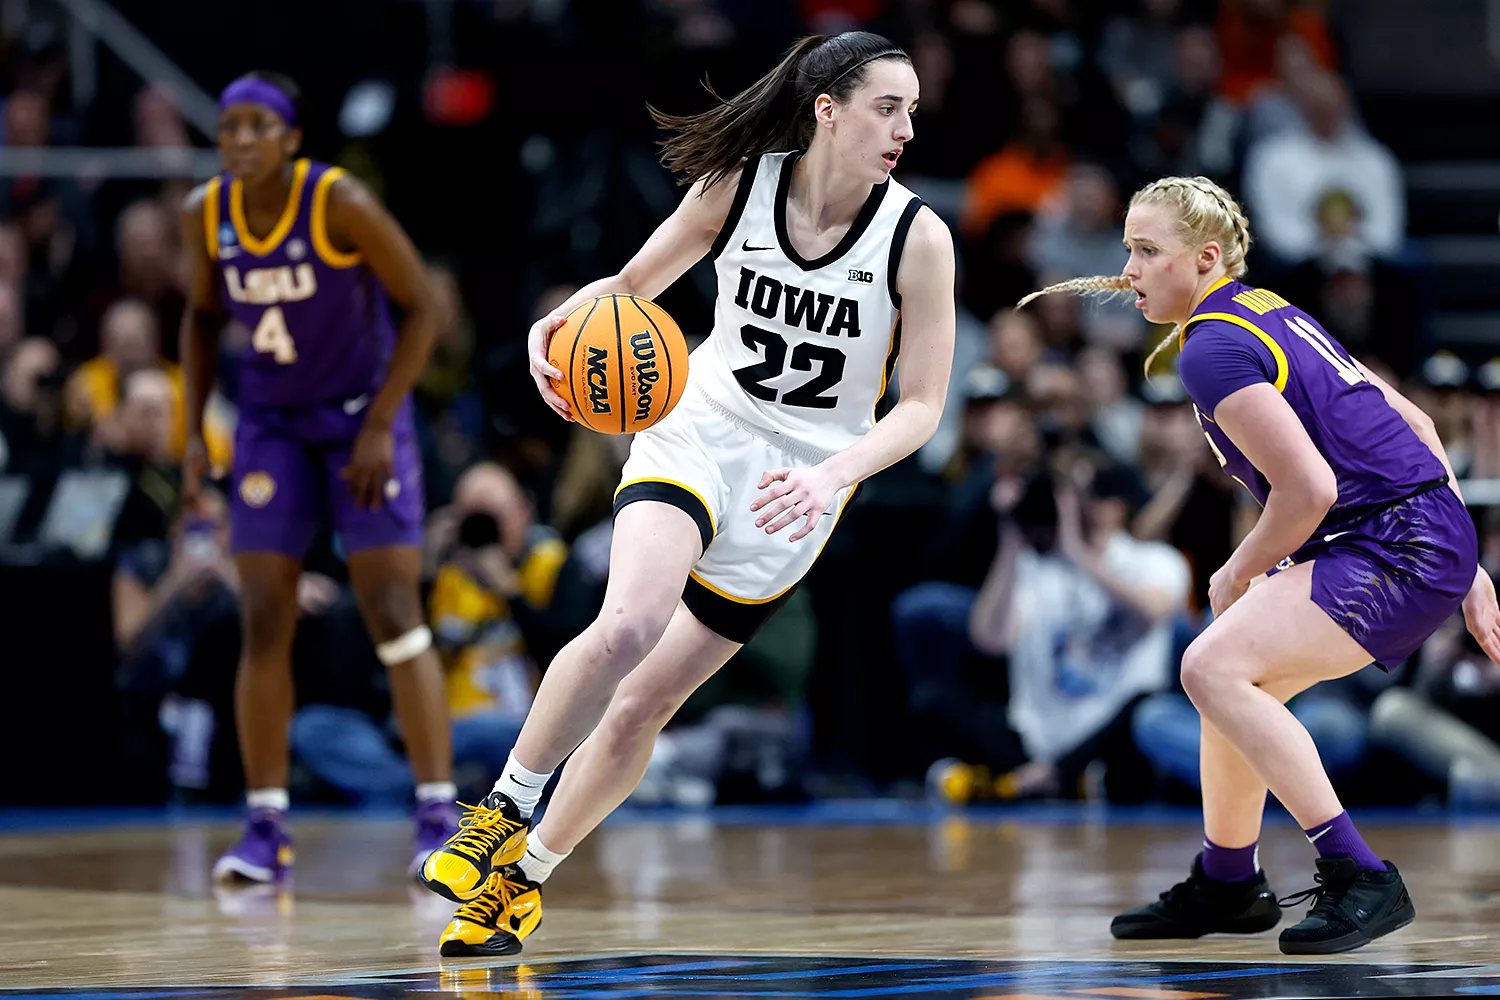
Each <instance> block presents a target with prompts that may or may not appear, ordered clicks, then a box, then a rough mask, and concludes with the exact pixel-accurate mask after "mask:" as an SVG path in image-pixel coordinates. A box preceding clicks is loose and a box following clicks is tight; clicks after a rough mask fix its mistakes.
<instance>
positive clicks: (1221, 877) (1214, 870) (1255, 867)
mask: <svg viewBox="0 0 1500 1000" xmlns="http://www.w3.org/2000/svg"><path fill="white" fill-rule="evenodd" d="M1259 850H1260V841H1256V842H1255V843H1253V844H1251V845H1250V846H1249V847H1220V846H1219V845H1218V844H1215V843H1214V842H1213V841H1212V840H1209V839H1208V838H1207V837H1204V838H1203V874H1204V876H1205V877H1206V878H1211V879H1213V880H1214V881H1215V882H1244V881H1246V880H1247V879H1252V878H1254V877H1255V873H1256V872H1258V871H1260V858H1259Z"/></svg>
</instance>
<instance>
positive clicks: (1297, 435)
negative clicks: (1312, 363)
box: [1208, 382, 1339, 615]
mask: <svg viewBox="0 0 1500 1000" xmlns="http://www.w3.org/2000/svg"><path fill="white" fill-rule="evenodd" d="M1213 418H1214V420H1215V422H1217V423H1218V425H1219V428H1220V429H1221V430H1223V431H1224V433H1225V434H1227V435H1229V439H1230V440H1231V441H1233V442H1234V444H1235V446H1236V447H1237V448H1239V449H1240V450H1241V451H1242V452H1244V453H1245V457H1246V458H1248V459H1249V460H1250V461H1251V462H1252V463H1253V464H1254V465H1255V467H1256V468H1257V469H1259V470H1261V473H1262V474H1263V475H1264V476H1265V477H1266V481H1267V482H1269V483H1270V484H1271V493H1270V496H1269V497H1268V498H1267V500H1266V508H1265V510H1264V511H1262V512H1261V515H1260V519H1259V520H1258V521H1256V524H1255V527H1254V528H1253V529H1251V531H1250V534H1248V535H1246V536H1245V539H1244V541H1242V542H1240V544H1239V547H1238V548H1236V549H1235V550H1234V554H1233V555H1232V556H1230V558H1229V561H1228V562H1227V563H1225V564H1224V566H1223V567H1222V568H1221V569H1219V571H1218V572H1216V573H1215V574H1214V575H1213V578H1212V579H1211V580H1210V581H1209V588H1208V592H1209V603H1210V604H1212V606H1213V610H1214V614H1215V615H1218V614H1222V613H1223V611H1224V610H1225V609H1226V608H1228V607H1229V606H1230V605H1231V604H1233V603H1234V602H1235V601H1237V600H1238V599H1239V598H1240V597H1241V596H1242V595H1243V594H1244V593H1245V591H1246V590H1247V589H1248V588H1249V586H1250V581H1251V580H1252V579H1253V578H1255V577H1257V576H1259V575H1261V574H1262V573H1265V572H1266V571H1267V570H1269V569H1271V568H1273V567H1274V566H1275V565H1276V564H1277V563H1278V562H1280V561H1281V560H1282V559H1284V558H1286V556H1287V555H1288V554H1290V553H1292V552H1295V551H1296V550H1297V549H1298V548H1300V547H1301V546H1302V544H1303V543H1304V542H1306V541H1307V540H1308V538H1310V537H1311V536H1312V533H1313V532H1314V531H1316V530H1317V528H1318V525H1319V524H1321V523H1322V521H1323V518H1324V516H1325V515H1326V514H1327V513H1328V511H1329V510H1330V509H1331V508H1332V507H1333V505H1334V503H1335V502H1336V501H1337V500H1338V496H1339V488H1338V481H1337V479H1336V478H1335V477H1334V474H1333V469H1332V468H1330V467H1329V465H1328V462H1327V460H1326V459H1324V458H1323V456H1322V454H1321V453H1319V451H1318V448H1317V445H1315V444H1313V441H1312V438H1310V437H1308V434H1307V430H1306V429H1305V428H1304V427H1303V426H1302V421H1301V420H1300V419H1298V417H1297V414H1296V411H1294V410H1293V409H1292V407H1291V405H1290V404H1288V403H1287V401H1286V400H1285V399H1283V398H1282V395H1281V393H1280V392H1278V391H1277V390H1276V387H1275V386H1273V385H1271V384H1270V383H1269V382H1258V383H1256V384H1255V385H1247V386H1245V387H1244V388H1243V389H1239V390H1236V391H1235V392H1232V393H1230V394H1229V395H1228V396H1226V397H1224V399H1223V401H1222V402H1220V403H1219V405H1218V406H1217V407H1215V408H1214V414H1213Z"/></svg>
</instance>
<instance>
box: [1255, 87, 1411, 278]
mask: <svg viewBox="0 0 1500 1000" xmlns="http://www.w3.org/2000/svg"><path fill="white" fill-rule="evenodd" d="M1295 97H1296V100H1297V103H1298V106H1299V108H1300V109H1301V111H1302V114H1303V116H1304V118H1305V119H1306V123H1307V127H1306V128H1305V129H1298V130H1286V131H1283V132H1279V133H1277V134H1274V135H1271V136H1268V137H1266V138H1264V139H1262V140H1260V141H1259V142H1257V143H1255V144H1254V145H1253V146H1251V148H1250V150H1249V152H1248V154H1247V156H1246V162H1245V197H1246V202H1247V208H1248V209H1249V210H1250V212H1251V214H1252V215H1253V216H1254V218H1255V220H1256V232H1257V233H1258V234H1259V240H1260V243H1261V247H1262V249H1263V250H1264V251H1265V252H1266V253H1268V254H1269V255H1271V256H1272V257H1274V258H1275V260H1276V261H1277V262H1278V263H1279V264H1281V265H1287V264H1298V263H1301V262H1303V261H1306V260H1312V259H1321V260H1324V261H1328V262H1329V263H1330V265H1332V264H1333V263H1334V262H1352V263H1355V264H1360V263H1363V262H1364V261H1365V260H1367V259H1369V258H1371V257H1390V256H1393V255H1395V254H1396V253H1398V252H1399V251H1400V249H1401V245H1402V242H1403V240H1404V239H1405V229H1406V192H1405V188H1404V187H1403V182H1402V178H1401V168H1400V165H1399V164H1398V163H1397V162H1396V158H1395V156H1394V155H1392V153H1391V151H1390V150H1389V149H1387V148H1386V147H1385V146H1383V145H1381V144H1380V143H1379V142H1377V141H1376V140H1375V139H1373V138H1371V137H1370V136H1369V134H1368V133H1366V132H1364V131H1363V130H1362V129H1360V128H1358V127H1357V126H1356V125H1355V124H1354V122H1353V121H1352V119H1351V118H1350V113H1349V92H1348V88H1347V87H1346V86H1345V84H1344V82H1343V80H1341V79H1339V77H1338V76H1336V75H1334V74H1333V73H1329V72H1317V73H1308V74H1305V75H1304V77H1302V78H1301V79H1300V80H1299V83H1298V88H1297V91H1296V93H1295Z"/></svg>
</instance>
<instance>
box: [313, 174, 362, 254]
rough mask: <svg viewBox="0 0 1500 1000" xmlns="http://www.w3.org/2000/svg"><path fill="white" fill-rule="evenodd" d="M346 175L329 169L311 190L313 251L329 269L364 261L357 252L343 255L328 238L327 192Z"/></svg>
mask: <svg viewBox="0 0 1500 1000" xmlns="http://www.w3.org/2000/svg"><path fill="white" fill-rule="evenodd" d="M346 173H347V171H345V170H344V168H343V167H329V168H328V169H327V170H325V171H324V172H323V176H322V177H319V178H318V186H317V187H315V188H313V197H312V219H311V222H310V225H309V226H308V229H309V230H310V231H311V232H312V245H313V250H314V251H315V252H316V253H317V255H318V256H319V257H320V258H321V259H322V261H323V263H325V264H327V265H328V266H329V267H341V268H342V267H354V266H355V265H357V264H360V263H362V262H363V261H364V259H365V258H364V255H363V254H361V253H359V252H358V251H355V252H354V253H344V252H343V251H342V250H339V249H338V248H337V247H335V246H334V245H333V241H332V240H330V239H329V238H328V191H329V189H330V188H332V187H333V182H334V181H336V180H338V179H339V178H340V177H343V176H345V174H346Z"/></svg>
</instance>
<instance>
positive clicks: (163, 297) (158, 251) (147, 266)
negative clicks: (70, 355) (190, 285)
mask: <svg viewBox="0 0 1500 1000" xmlns="http://www.w3.org/2000/svg"><path fill="white" fill-rule="evenodd" d="M177 243H178V238H177V235H176V227H175V225H174V223H173V219H172V216H171V214H170V213H169V212H168V211H167V209H166V208H165V207H164V206H163V204H162V203H161V202H160V201H154V200H141V201H135V202H132V203H131V204H130V205H129V206H128V207H127V208H126V209H125V210H124V211H123V212H121V213H120V217H119V219H118V220H117V221H116V222H115V251H116V253H117V254H118V256H119V261H120V267H119V271H118V273H117V274H116V277H115V280H114V281H113V282H111V283H110V284H108V285H105V286H104V287H102V288H100V289H98V290H97V291H96V292H95V294H94V295H93V296H92V297H91V298H90V301H89V306H88V309H87V310H86V311H85V315H84V316H83V317H82V326H83V329H82V330H81V331H80V337H81V343H82V344H84V345H90V344H93V343H97V342H99V341H100V340H102V338H103V325H104V315H105V314H106V313H107V312H108V311H109V309H110V308H111V307H112V306H113V305H114V304H115V303H116V302H118V301H120V300H121V299H125V298H131V299H136V300H138V301H140V302H142V303H144V304H145V305H146V307H147V308H148V309H150V310H151V313H152V315H154V316H155V317H156V329H157V330H158V331H160V332H162V333H164V334H167V335H169V340H170V342H169V343H166V344H164V345H163V349H162V350H161V352H160V353H162V354H163V355H164V356H165V357H167V358H169V359H172V358H175V357H176V356H177V329H178V327H179V326H180V325H181V324H182V310H183V305H184V303H185V301H186V300H185V299H184V298H183V295H182V287H181V285H182V275H181V273H180V270H181V269H180V266H179V265H180V260H179V255H178V247H177ZM94 338H98V340H96V339H94Z"/></svg>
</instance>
